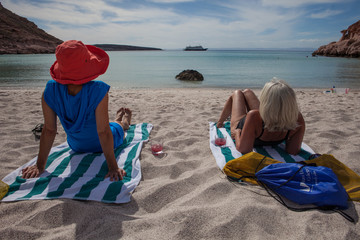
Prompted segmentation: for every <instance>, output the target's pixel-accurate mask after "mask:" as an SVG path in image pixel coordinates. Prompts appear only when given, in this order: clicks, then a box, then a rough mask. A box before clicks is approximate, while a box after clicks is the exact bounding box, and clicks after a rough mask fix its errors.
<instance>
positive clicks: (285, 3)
mask: <svg viewBox="0 0 360 240" xmlns="http://www.w3.org/2000/svg"><path fill="white" fill-rule="evenodd" d="M1 3H2V5H3V6H4V7H5V8H7V9H9V10H10V11H12V12H14V13H16V14H18V15H20V16H22V17H25V18H27V19H28V20H30V21H32V22H34V23H35V24H36V25H37V26H38V27H39V28H41V29H43V30H45V31H46V32H47V33H49V34H51V35H53V36H55V37H57V38H59V39H61V40H64V41H65V40H70V39H76V40H81V41H83V42H84V43H85V44H100V43H111V44H125V45H133V46H145V47H157V48H161V49H165V50H166V49H181V48H184V47H186V46H188V45H202V46H203V47H206V48H209V49H222V48H227V49H253V48H311V49H317V48H318V47H319V46H321V45H325V44H328V43H330V42H333V41H338V40H339V39H340V38H341V36H342V35H341V33H340V31H341V30H344V29H347V28H348V27H349V26H350V25H351V24H353V23H355V22H357V21H359V20H360V0H207V1H206V0H85V1H83V0H1Z"/></svg>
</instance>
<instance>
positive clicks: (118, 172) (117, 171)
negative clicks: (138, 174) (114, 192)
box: [105, 168, 126, 181]
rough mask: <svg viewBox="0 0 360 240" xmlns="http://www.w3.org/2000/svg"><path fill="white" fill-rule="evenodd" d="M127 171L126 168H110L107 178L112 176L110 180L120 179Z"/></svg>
mask: <svg viewBox="0 0 360 240" xmlns="http://www.w3.org/2000/svg"><path fill="white" fill-rule="evenodd" d="M125 175H126V172H125V170H124V169H121V168H117V169H114V170H109V172H108V174H106V176H105V178H107V177H110V181H120V180H122V179H123V177H125Z"/></svg>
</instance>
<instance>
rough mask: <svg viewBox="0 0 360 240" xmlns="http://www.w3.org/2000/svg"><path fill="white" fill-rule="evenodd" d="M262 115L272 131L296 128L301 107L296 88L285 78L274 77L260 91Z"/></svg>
mask: <svg viewBox="0 0 360 240" xmlns="http://www.w3.org/2000/svg"><path fill="white" fill-rule="evenodd" d="M259 112H260V116H261V118H262V119H263V121H264V124H265V126H264V127H265V128H267V129H268V131H270V132H275V131H285V130H293V129H295V128H296V127H297V126H298V124H297V119H298V115H299V108H298V104H297V101H296V95H295V92H294V90H293V89H292V88H291V87H290V86H289V85H288V84H287V83H286V82H285V81H283V80H279V79H277V78H273V79H272V80H271V81H270V82H268V83H266V84H265V86H264V88H263V89H262V90H261V93H260V107H259Z"/></svg>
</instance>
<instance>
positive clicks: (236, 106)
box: [230, 90, 247, 133]
mask: <svg viewBox="0 0 360 240" xmlns="http://www.w3.org/2000/svg"><path fill="white" fill-rule="evenodd" d="M231 98H232V106H231V118H230V130H231V133H233V132H234V131H235V129H236V127H237V125H238V124H239V121H240V120H241V119H242V118H243V117H244V116H245V115H246V113H247V108H246V99H245V96H244V93H243V92H242V91H241V90H236V91H235V92H234V93H233V95H232V96H231Z"/></svg>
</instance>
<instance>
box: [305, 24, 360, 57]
mask: <svg viewBox="0 0 360 240" xmlns="http://www.w3.org/2000/svg"><path fill="white" fill-rule="evenodd" d="M341 33H342V37H341V38H340V40H339V41H337V42H331V43H329V44H328V45H324V46H321V47H319V48H318V50H316V51H315V52H313V53H312V55H313V56H316V55H321V56H329V57H354V58H360V21H357V22H356V23H354V24H352V25H351V26H349V27H348V29H346V30H342V31H341Z"/></svg>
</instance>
